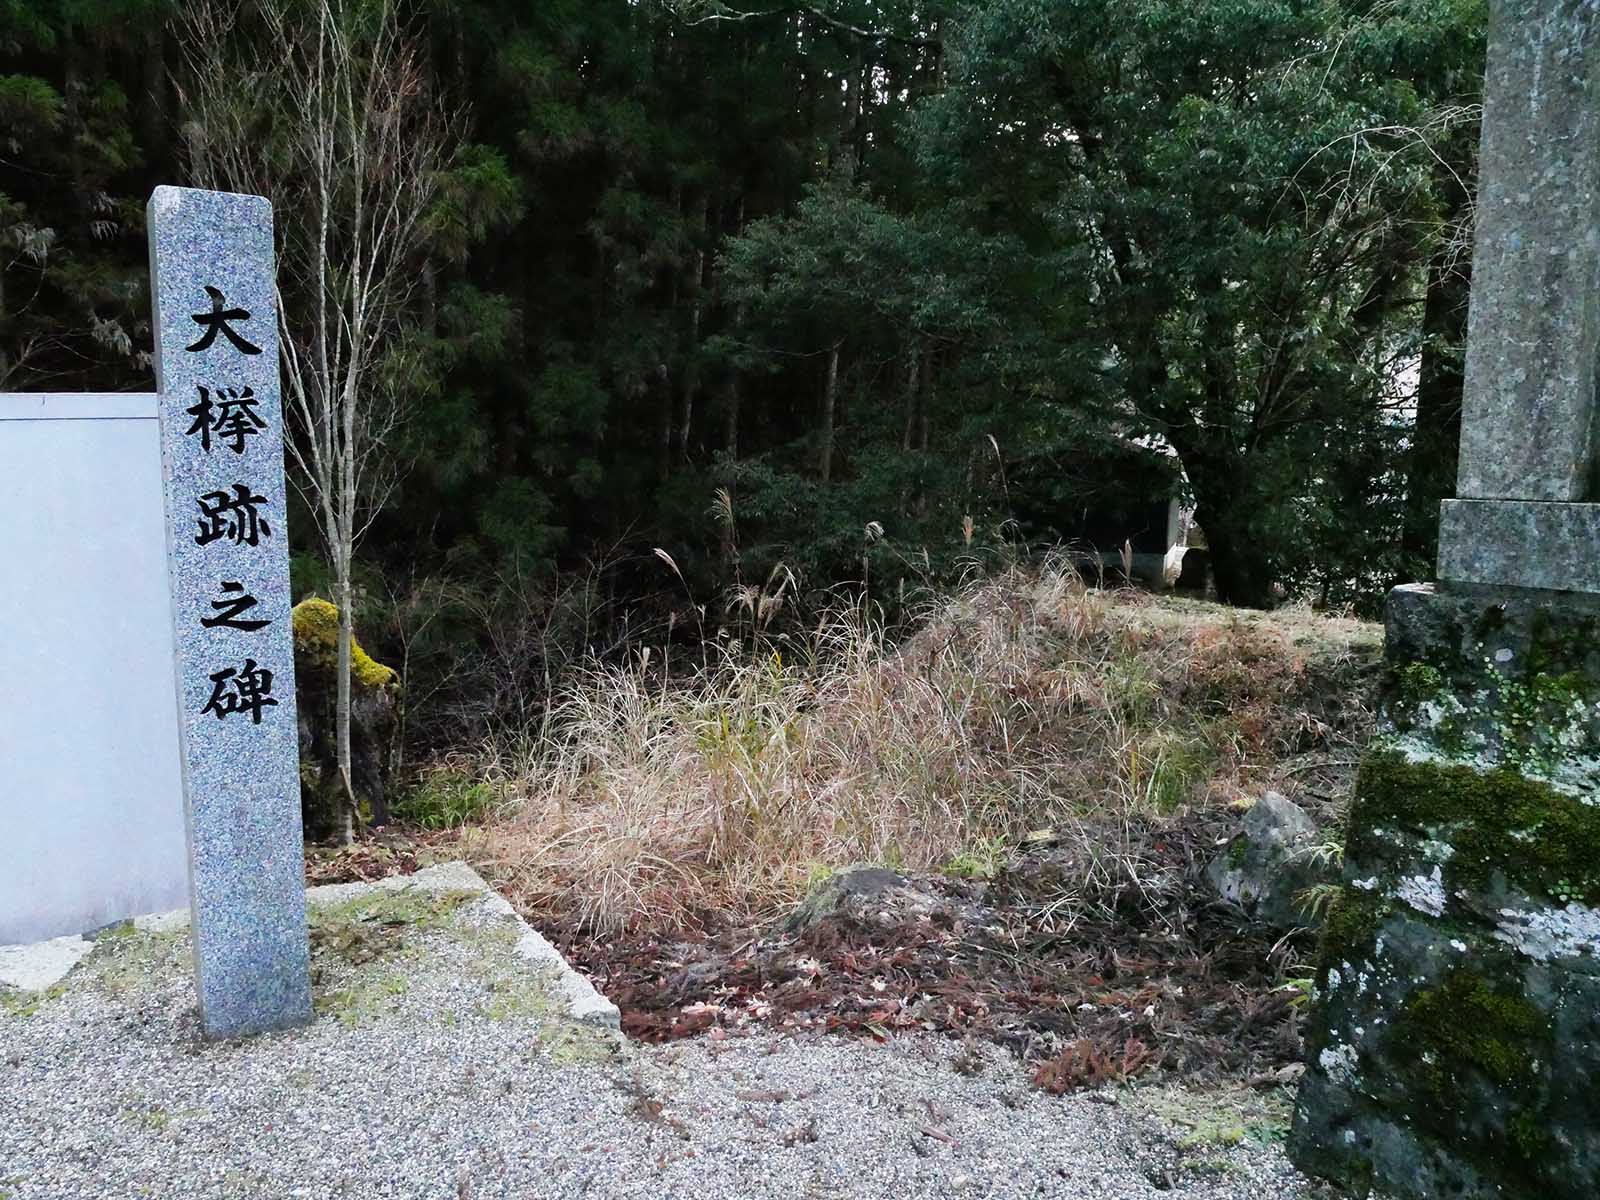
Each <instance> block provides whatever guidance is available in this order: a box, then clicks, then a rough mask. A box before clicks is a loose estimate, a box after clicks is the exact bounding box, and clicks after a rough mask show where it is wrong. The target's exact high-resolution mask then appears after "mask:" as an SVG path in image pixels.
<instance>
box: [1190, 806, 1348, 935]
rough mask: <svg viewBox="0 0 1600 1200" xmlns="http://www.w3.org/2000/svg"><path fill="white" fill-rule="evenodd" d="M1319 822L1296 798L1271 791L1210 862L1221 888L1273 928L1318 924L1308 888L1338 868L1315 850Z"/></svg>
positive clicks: (1223, 893)
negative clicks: (1308, 903)
mask: <svg viewBox="0 0 1600 1200" xmlns="http://www.w3.org/2000/svg"><path fill="white" fill-rule="evenodd" d="M1320 842H1321V838H1320V837H1319V835H1318V833H1317V827H1316V825H1315V823H1313V821H1312V820H1311V818H1310V817H1308V816H1307V815H1306V814H1305V811H1304V810H1303V809H1301V808H1300V806H1299V805H1297V804H1295V803H1294V802H1293V801H1291V800H1289V799H1287V798H1285V797H1284V796H1281V795H1279V794H1278V793H1277V792H1268V793H1267V794H1266V795H1264V796H1262V797H1261V799H1259V800H1257V801H1256V802H1255V804H1254V805H1252V806H1251V808H1250V811H1249V812H1247V813H1246V814H1245V817H1244V824H1243V828H1241V829H1240V831H1239V832H1238V833H1237V834H1235V835H1234V837H1233V838H1232V839H1231V840H1230V841H1229V842H1228V845H1227V847H1226V848H1225V849H1224V850H1223V852H1222V853H1221V854H1219V855H1217V857H1216V858H1215V859H1213V860H1212V861H1211V865H1210V866H1208V867H1207V868H1206V879H1207V880H1208V881H1209V882H1210V884H1211V886H1212V887H1213V888H1215V889H1216V891H1217V894H1218V895H1219V896H1221V897H1222V898H1223V899H1224V900H1226V901H1227V902H1228V903H1230V904H1232V905H1235V906H1236V907H1238V908H1239V909H1240V910H1241V911H1242V912H1243V913H1244V914H1245V915H1246V916H1248V917H1250V918H1251V919H1252V920H1254V921H1258V922H1260V923H1262V924H1264V925H1270V926H1272V927H1273V928H1275V929H1293V928H1294V927H1295V926H1299V925H1310V924H1314V923H1315V922H1314V920H1313V919H1312V917H1311V915H1310V913H1309V912H1308V911H1307V906H1306V900H1305V894H1306V892H1307V891H1308V890H1309V889H1311V888H1313V887H1315V886H1316V885H1317V884H1319V883H1330V882H1333V880H1334V879H1335V878H1336V877H1337V874H1338V872H1337V869H1336V868H1335V867H1333V866H1332V865H1331V863H1330V862H1329V861H1328V859H1327V858H1326V857H1325V856H1322V855H1319V854H1318V853H1317V848H1318V845H1319V844H1320Z"/></svg>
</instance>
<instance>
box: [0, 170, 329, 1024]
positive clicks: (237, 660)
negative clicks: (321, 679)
mask: <svg viewBox="0 0 1600 1200" xmlns="http://www.w3.org/2000/svg"><path fill="white" fill-rule="evenodd" d="M148 226H149V236H150V265H151V296H152V310H153V313H154V328H155V349H156V355H155V360H156V387H157V395H156V396H154V397H149V396H130V397H109V396H7V397H3V398H0V401H3V402H0V466H3V465H4V464H6V463H8V462H10V463H14V464H15V465H16V466H17V467H18V468H19V471H20V473H21V474H22V476H23V479H24V482H20V483H19V482H16V481H14V480H13V481H10V482H4V483H0V501H6V500H10V501H13V504H12V505H11V506H10V507H6V508H5V509H4V513H3V516H0V535H3V537H4V539H5V545H6V548H7V553H8V557H9V561H10V562H11V565H12V566H13V567H14V568H16V569H18V570H19V571H20V572H22V574H23V575H24V576H25V577H29V578H31V579H34V580H36V583H37V590H36V591H35V592H33V593H32V594H31V600H30V601H29V604H30V605H31V606H32V607H35V608H37V609H38V612H39V616H38V620H37V622H36V624H37V626H38V627H39V628H40V629H42V630H43V631H44V633H45V635H46V636H45V637H44V638H43V639H34V640H23V639H8V640H9V641H11V642H12V643H13V645H12V646H11V647H9V648H8V649H6V650H5V651H0V668H3V667H7V666H9V667H11V668H12V669H11V670H5V671H0V717H4V718H9V720H0V751H12V752H14V753H0V813H4V815H5V816H6V818H7V827H8V830H10V829H13V828H16V829H20V830H21V832H20V833H19V834H17V835H15V836H11V837H9V839H8V840H9V842H10V844H9V845H8V846H6V847H4V848H0V878H4V879H6V880H8V881H9V880H10V879H12V878H16V877H20V878H21V880H22V884H21V885H20V886H16V887H14V889H13V888H12V887H11V886H10V885H9V882H7V883H0V934H3V937H0V940H26V939H28V938H30V937H40V936H43V937H49V936H51V935H53V934H58V933H76V932H81V931H83V930H84V929H86V928H88V927H90V926H92V925H94V924H104V923H106V922H107V921H112V920H116V919H120V918H125V917H128V916H134V915H138V914H139V913H142V912H148V911H151V910H152V909H160V908H163V907H166V906H167V905H168V904H170V903H171V900H172V899H174V898H175V897H173V896H172V895H171V893H172V892H173V891H174V889H175V887H176V886H178V885H180V884H181V881H182V879H183V876H184V875H186V876H187V886H188V894H189V900H190V913H191V935H192V941H193V949H194V965H195V979H196V985H197V990H198V992H199V999H200V1015H201V1023H202V1027H203V1029H204V1032H205V1034H206V1036H208V1037H233V1036H239V1035H243V1034H251V1033H258V1032H262V1031H265V1030H270V1029H279V1028H284V1027H286V1026H290V1025H295V1024H299V1023H301V1022H304V1021H306V1020H309V1019H310V1015H311V993H310V969H309V962H308V958H309V946H308V942H307V934H306V907H305V871H304V860H303V858H302V841H301V829H300V782H299V763H298V749H297V731H296V721H295V696H294V657H293V639H292V631H291V627H290V624H291V623H290V615H289V609H290V605H289V571H288V548H287V541H286V530H285V529H284V513H285V487H284V473H283V427H282V413H281V410H280V404H279V374H278V328H277V303H276V287H275V279H274V273H273V231H272V208H271V206H270V205H269V204H268V203H267V201H266V200H264V199H262V198H261V197H259V196H239V195H230V194H227V193H220V192H203V191H195V190H191V189H187V188H171V187H160V188H157V189H156V191H155V193H154V195H153V196H152V197H151V200H150V205H149V210H148ZM9 474H10V472H6V471H0V476H4V475H9ZM108 484H109V485H110V486H109V487H108V486H107V485H108ZM12 543H15V545H12ZM163 544H164V545H165V553H163V550H162V547H163ZM30 550H31V551H32V556H31V557H19V553H20V554H24V555H25V554H26V552H28V551H30ZM39 572H43V573H44V574H43V576H42V577H40V576H39V574H38V573H39ZM14 591H16V592H22V591H24V589H22V588H18V589H14ZM19 603H20V601H19V600H18V599H17V597H16V596H15V595H13V596H10V597H8V598H7V600H6V601H4V604H5V605H7V606H10V607H11V608H15V607H17V606H18V605H19ZM57 607H59V609H60V610H62V611H64V612H65V614H66V616H65V619H63V618H62V616H61V613H60V612H58V611H57ZM0 614H3V615H8V616H11V617H13V619H15V618H16V616H17V614H15V613H11V612H10V611H9V609H8V608H0ZM8 624H9V623H8ZM19 627H20V626H19ZM18 645H21V646H23V647H25V648H26V650H25V652H19V651H18V650H17V646H18ZM85 651H87V654H88V656H98V657H95V658H93V660H92V661H85V662H82V663H81V665H80V666H79V669H76V670H74V669H70V668H71V666H72V664H73V663H75V662H77V661H78V659H79V658H80V657H82V656H83V653H84V652H85ZM19 653H21V657H18V656H19ZM69 655H71V656H72V657H68V656H69ZM13 659H15V660H16V661H15V662H13V661H12V660H13ZM130 670H131V672H134V673H135V674H133V675H132V677H131V678H130ZM174 694H175V695H176V706H174V704H173V697H174ZM57 726H59V727H61V729H62V731H63V732H62V736H61V737H55V738H54V740H52V737H54V735H53V733H52V731H53V730H54V729H55V728H56V727H57ZM63 738H66V739H70V746H69V745H68V744H66V743H63V744H62V745H57V742H61V741H62V740H63ZM40 743H42V746H41V745H40ZM48 755H56V756H57V757H56V758H54V759H52V758H50V757H48ZM56 771H59V772H60V773H62V774H64V775H65V776H66V780H65V782H64V783H63V782H62V781H60V780H58V779H56V778H55V777H54V773H55V772H56ZM30 789H36V790H30ZM13 809H14V810H15V811H14V812H13V811H12V810H13ZM19 843H20V849H19V848H18V845H19ZM119 846H120V847H126V848H128V849H131V850H132V854H131V855H125V854H119ZM29 854H33V855H35V856H38V855H41V854H42V856H43V858H44V865H43V867H42V869H41V868H40V867H39V866H38V864H36V863H33V862H30V861H28V857H27V856H28V855H29ZM12 860H15V861H12ZM124 860H126V861H124ZM34 886H37V887H39V888H41V889H43V890H44V891H45V895H44V898H43V899H42V900H41V899H40V898H39V896H37V895H36V894H34V893H33V892H31V891H30V890H29V889H30V888H31V887H34ZM52 887H53V888H54V891H50V890H49V889H50V888H52Z"/></svg>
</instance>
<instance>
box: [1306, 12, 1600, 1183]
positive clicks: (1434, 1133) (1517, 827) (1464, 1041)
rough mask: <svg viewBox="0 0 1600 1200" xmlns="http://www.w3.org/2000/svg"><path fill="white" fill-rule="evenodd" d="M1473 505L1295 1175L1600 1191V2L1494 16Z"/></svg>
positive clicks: (1405, 592)
mask: <svg viewBox="0 0 1600 1200" xmlns="http://www.w3.org/2000/svg"><path fill="white" fill-rule="evenodd" d="M1480 170H1481V180H1480V185H1479V209H1478V224H1477V235H1476V244H1475V250H1474V260H1473V285H1472V300H1471V305H1472V310H1471V317H1470V323H1469V331H1468V352H1467V376H1466V384H1465V395H1464V401H1463V413H1462V430H1461V463H1460V473H1459V477H1458V482H1457V490H1458V492H1459V498H1457V499H1454V500H1448V501H1446V502H1445V503H1444V505H1443V509H1442V512H1441V521H1440V539H1439V541H1440V548H1439V568H1438V584H1437V586H1436V587H1433V586H1425V585H1423V586H1419V585H1411V586H1407V587H1402V588H1397V589H1396V590H1395V591H1394V592H1393V593H1392V594H1391V595H1390V598H1389V606H1388V616H1387V624H1388V642H1387V652H1386V657H1387V660H1388V682H1387V685H1386V691H1385V695H1384V698H1383V710H1382V723H1381V729H1382V732H1381V734H1380V737H1379V739H1378V741H1377V742H1376V743H1375V745H1374V747H1373V749H1372V750H1371V751H1370V752H1369V754H1368V757H1367V758H1366V760H1365V761H1364V763H1363V764H1362V767H1361V771H1360V773H1359V776H1358V779H1357V783H1356V790H1355V796H1354V797H1353V800H1352V805H1351V812H1350V818H1349V826H1348V831H1347V843H1346V851H1345V856H1346V857H1345V869H1344V888H1343V895H1342V898H1341V899H1340V901H1339V902H1338V904H1337V906H1336V907H1335V909H1334V910H1333V911H1332V912H1331V913H1330V915H1329V918H1328V921H1327V924H1326V926H1325V930H1324V936H1323V946H1322V951H1321V955H1320V962H1319V965H1318V975H1317V993H1316V1002H1315V1005H1314V1009H1313V1015H1312V1019H1311V1023H1310V1030H1309V1036H1308V1059H1309V1061H1308V1063H1307V1071H1306V1076H1305V1080H1304V1083H1303V1084H1302V1087H1301V1091H1300V1096H1299V1101H1298V1104H1297V1106H1296V1113H1295V1123H1294V1129H1293V1132H1292V1135H1291V1139H1290V1152H1291V1155H1292V1156H1293V1157H1294V1159H1295V1161H1296V1162H1297V1163H1299V1164H1300V1166H1302V1167H1303V1168H1304V1169H1306V1170H1308V1171H1311V1172H1313V1173H1316V1174H1320V1175H1324V1176H1328V1177H1331V1178H1334V1179H1337V1180H1340V1181H1341V1182H1343V1183H1345V1184H1347V1185H1351V1186H1355V1187H1358V1188H1359V1187H1366V1186H1375V1187H1377V1188H1378V1189H1379V1190H1381V1191H1384V1192H1386V1193H1391V1194H1394V1195H1397V1196H1401V1197H1406V1198H1414V1200H1423V1198H1426V1197H1435V1196H1452V1197H1461V1198H1465V1200H1478V1198H1487V1197H1491V1196H1493V1197H1510V1196H1528V1197H1533V1196H1538V1197H1550V1198H1552V1200H1565V1198H1570V1200H1578V1198H1579V1197H1584V1198H1587V1197H1592V1196H1595V1195H1600V1092H1597V1091H1596V1090H1595V1087H1594V1081H1595V1080H1596V1079H1600V464H1597V448H1600V441H1597V439H1600V415H1597V394H1596V370H1597V364H1600V3H1597V2H1596V0H1493V4H1492V11H1491V19H1490V33H1489V61H1488V74H1487V78H1486V86H1485V102H1484V118H1483V141H1482V156H1481V166H1480Z"/></svg>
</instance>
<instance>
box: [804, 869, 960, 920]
mask: <svg viewBox="0 0 1600 1200" xmlns="http://www.w3.org/2000/svg"><path fill="white" fill-rule="evenodd" d="M967 890H969V889H967V888H964V887H962V886H961V885H959V884H956V883H954V882H951V881H947V880H942V879H935V878H931V877H926V876H906V875H902V874H900V873H899V872H898V871H891V870H889V869H888V868H887V867H873V866H854V867H846V868H845V869H844V870H842V871H838V872H836V873H834V874H833V875H830V876H829V877H828V878H827V879H826V880H824V881H823V882H822V883H820V884H818V885H817V886H816V887H815V888H813V889H812V891H811V894H810V895H809V896H807V897H806V898H805V900H804V902H803V903H801V905H800V907H799V908H797V909H795V911H794V912H793V913H791V914H790V915H789V919H788V920H787V921H785V922H784V929H785V931H786V932H789V933H800V932H803V931H805V930H808V929H814V928H816V927H817V926H819V925H822V924H824V923H826V922H830V921H831V922H839V923H844V924H852V925H857V926H861V927H864V928H869V929H871V928H876V929H891V928H894V927H895V926H897V925H903V924H906V923H907V922H915V921H933V922H936V923H940V924H944V925H949V926H952V927H953V926H957V925H979V924H983V923H984V918H985V915H986V910H984V909H983V908H982V907H981V905H978V904H975V903H973V902H972V901H971V900H970V899H968V898H967V897H966V896H965V895H964V894H963V893H964V892H966V891H967Z"/></svg>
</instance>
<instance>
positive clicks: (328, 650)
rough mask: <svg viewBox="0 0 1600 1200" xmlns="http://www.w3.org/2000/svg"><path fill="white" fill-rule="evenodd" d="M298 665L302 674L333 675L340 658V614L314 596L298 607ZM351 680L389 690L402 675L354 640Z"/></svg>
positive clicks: (295, 615) (293, 615)
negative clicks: (304, 672) (319, 673)
mask: <svg viewBox="0 0 1600 1200" xmlns="http://www.w3.org/2000/svg"><path fill="white" fill-rule="evenodd" d="M290 618H291V620H292V621H293V623H294V651H295V665H296V666H297V667H299V668H300V669H301V670H302V671H315V672H326V673H328V674H331V673H332V672H333V669H334V667H335V665H336V664H337V662H338V654H339V610H338V609H337V608H335V607H334V606H333V605H332V604H330V603H329V602H328V601H326V600H322V599H319V598H317V597H315V596H313V597H312V598H311V599H309V600H302V601H301V602H300V603H299V604H296V605H295V606H294V610H293V612H292V613H291V614H290ZM350 677H351V678H352V679H353V680H354V681H355V682H356V683H357V684H359V685H361V686H362V687H367V688H385V687H391V686H393V685H395V684H398V683H399V682H400V676H399V674H398V673H397V672H396V671H395V670H394V669H393V668H392V667H386V666H384V665H383V664H382V663H380V662H378V661H377V660H376V659H374V658H373V657H372V656H371V655H370V654H368V653H367V652H366V651H365V650H363V649H362V648H361V643H360V642H358V641H356V639H355V638H354V637H353V636H352V637H351V639H350Z"/></svg>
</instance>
